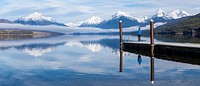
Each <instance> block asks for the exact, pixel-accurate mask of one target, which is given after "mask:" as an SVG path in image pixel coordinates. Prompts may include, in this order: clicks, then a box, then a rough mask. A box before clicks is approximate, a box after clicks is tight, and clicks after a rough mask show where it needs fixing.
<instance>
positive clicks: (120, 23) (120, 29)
mask: <svg viewBox="0 0 200 86" xmlns="http://www.w3.org/2000/svg"><path fill="white" fill-rule="evenodd" d="M119 33H120V36H119V38H120V51H121V50H122V21H121V20H120V21H119Z"/></svg>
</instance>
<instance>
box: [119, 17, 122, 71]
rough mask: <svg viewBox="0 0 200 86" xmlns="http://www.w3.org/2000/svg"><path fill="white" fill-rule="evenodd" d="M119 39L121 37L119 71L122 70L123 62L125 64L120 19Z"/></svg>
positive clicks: (120, 22)
mask: <svg viewBox="0 0 200 86" xmlns="http://www.w3.org/2000/svg"><path fill="white" fill-rule="evenodd" d="M119 34H120V35H119V39H120V42H119V43H120V69H119V72H122V66H123V65H122V64H123V56H122V55H123V53H122V21H121V20H120V21H119Z"/></svg>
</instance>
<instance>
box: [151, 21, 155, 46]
mask: <svg viewBox="0 0 200 86" xmlns="http://www.w3.org/2000/svg"><path fill="white" fill-rule="evenodd" d="M150 43H151V46H154V22H153V20H152V19H151V21H150Z"/></svg>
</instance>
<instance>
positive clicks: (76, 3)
mask: <svg viewBox="0 0 200 86" xmlns="http://www.w3.org/2000/svg"><path fill="white" fill-rule="evenodd" d="M199 3H200V1H199V0H193V1H189V0H181V1H180V0H95V1H94V0H18V1H17V2H16V1H15V0H3V1H1V2H0V5H1V7H0V10H1V12H0V16H1V17H3V18H8V19H11V20H14V19H17V18H18V17H21V16H24V15H27V14H29V13H31V12H34V11H37V12H41V13H43V14H45V15H47V16H51V17H53V18H54V19H56V20H58V21H60V22H65V23H67V22H71V21H80V20H85V19H87V18H90V17H91V16H94V15H95V16H100V17H103V19H107V18H110V16H111V15H112V14H114V13H115V12H117V11H125V12H128V13H130V14H131V15H133V16H136V17H138V16H144V15H147V16H150V15H152V14H153V13H154V12H155V11H156V10H157V9H158V8H161V9H163V10H166V11H167V12H170V11H172V10H175V9H183V10H186V11H188V12H189V13H191V14H197V13H198V12H199V11H200V9H199V7H200V6H199ZM69 14H70V15H69Z"/></svg>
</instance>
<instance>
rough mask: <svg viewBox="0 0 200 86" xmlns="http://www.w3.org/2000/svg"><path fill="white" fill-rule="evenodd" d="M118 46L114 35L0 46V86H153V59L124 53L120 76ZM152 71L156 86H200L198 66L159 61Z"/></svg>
mask: <svg viewBox="0 0 200 86" xmlns="http://www.w3.org/2000/svg"><path fill="white" fill-rule="evenodd" d="M124 38H126V39H129V40H131V39H133V41H135V40H134V39H136V37H134V36H125V37H124ZM142 39H143V41H149V38H145V37H143V38H142ZM118 44H119V39H118V36H110V35H106V36H105V35H104V36H103V35H102V36H96V35H92V36H91V35H90V36H87V35H83V36H72V35H64V36H58V37H51V38H41V39H30V40H27V39H26V40H14V41H0V49H1V50H0V70H1V71H0V86H152V84H151V76H150V75H151V58H150V57H147V56H141V58H139V59H138V55H137V54H133V53H128V52H123V62H122V65H123V66H122V72H119V71H120V56H119V54H120V53H119V45H118ZM139 62H141V63H140V64H139ZM154 71H155V72H154V77H155V80H154V85H155V86H198V85H199V84H200V82H199V80H200V66H199V65H192V64H188V63H181V62H173V61H169V60H162V59H157V58H155V59H154Z"/></svg>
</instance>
